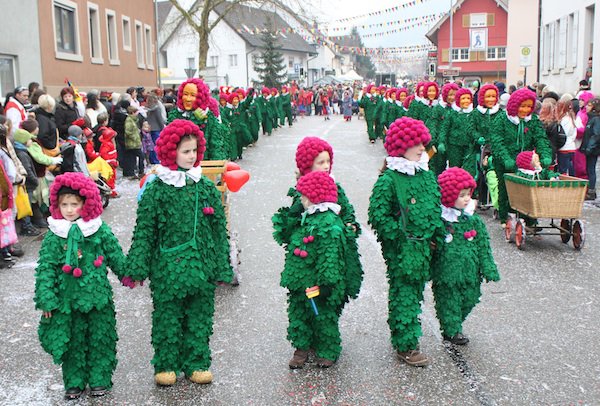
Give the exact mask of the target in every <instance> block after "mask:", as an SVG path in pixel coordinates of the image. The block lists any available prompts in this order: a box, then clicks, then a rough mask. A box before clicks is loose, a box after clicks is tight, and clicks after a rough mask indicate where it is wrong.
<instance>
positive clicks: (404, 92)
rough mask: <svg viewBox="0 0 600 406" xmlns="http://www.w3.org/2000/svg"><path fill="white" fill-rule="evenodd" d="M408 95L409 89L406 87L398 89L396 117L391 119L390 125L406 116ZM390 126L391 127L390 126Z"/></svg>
mask: <svg viewBox="0 0 600 406" xmlns="http://www.w3.org/2000/svg"><path fill="white" fill-rule="evenodd" d="M407 97H408V89H407V88H405V87H401V88H400V89H398V90H397V91H396V111H395V113H396V117H395V118H394V119H393V120H392V121H390V125H392V123H393V122H394V121H396V120H397V119H399V118H400V117H404V116H405V115H406V112H407V110H406V109H405V108H404V101H405V100H406V99H407ZM388 128H390V127H389V126H388Z"/></svg>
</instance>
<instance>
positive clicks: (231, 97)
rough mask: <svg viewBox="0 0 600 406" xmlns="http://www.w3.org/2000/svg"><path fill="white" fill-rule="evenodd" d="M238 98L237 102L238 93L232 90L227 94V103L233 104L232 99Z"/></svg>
mask: <svg viewBox="0 0 600 406" xmlns="http://www.w3.org/2000/svg"><path fill="white" fill-rule="evenodd" d="M236 98H237V99H238V102H239V101H240V94H239V93H236V92H233V93H231V94H230V95H229V97H228V98H227V103H229V104H233V99H236Z"/></svg>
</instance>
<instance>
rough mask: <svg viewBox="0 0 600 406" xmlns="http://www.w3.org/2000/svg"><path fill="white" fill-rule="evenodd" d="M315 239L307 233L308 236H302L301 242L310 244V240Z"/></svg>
mask: <svg viewBox="0 0 600 406" xmlns="http://www.w3.org/2000/svg"><path fill="white" fill-rule="evenodd" d="M314 240H315V237H313V236H312V235H309V236H308V237H304V238H303V239H302V242H303V243H304V244H310V243H311V242H313V241H314Z"/></svg>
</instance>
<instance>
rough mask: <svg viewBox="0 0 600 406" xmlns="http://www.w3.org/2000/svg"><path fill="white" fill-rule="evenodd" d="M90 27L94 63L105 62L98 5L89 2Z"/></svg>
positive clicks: (91, 55)
mask: <svg viewBox="0 0 600 406" xmlns="http://www.w3.org/2000/svg"><path fill="white" fill-rule="evenodd" d="M87 6H88V29H89V39H90V59H91V62H92V63H104V60H103V59H102V40H101V39H100V16H99V15H98V14H99V13H98V5H97V4H94V3H90V2H88V4H87Z"/></svg>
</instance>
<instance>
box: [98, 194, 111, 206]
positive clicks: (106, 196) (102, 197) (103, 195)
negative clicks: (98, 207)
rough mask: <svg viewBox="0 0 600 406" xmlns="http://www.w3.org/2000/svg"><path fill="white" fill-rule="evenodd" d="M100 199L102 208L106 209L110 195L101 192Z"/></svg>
mask: <svg viewBox="0 0 600 406" xmlns="http://www.w3.org/2000/svg"><path fill="white" fill-rule="evenodd" d="M100 199H101V200H102V208H103V209H106V207H107V206H108V203H110V197H109V196H108V195H107V194H102V196H101V197H100Z"/></svg>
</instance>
